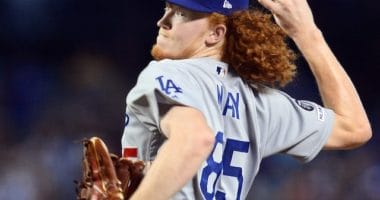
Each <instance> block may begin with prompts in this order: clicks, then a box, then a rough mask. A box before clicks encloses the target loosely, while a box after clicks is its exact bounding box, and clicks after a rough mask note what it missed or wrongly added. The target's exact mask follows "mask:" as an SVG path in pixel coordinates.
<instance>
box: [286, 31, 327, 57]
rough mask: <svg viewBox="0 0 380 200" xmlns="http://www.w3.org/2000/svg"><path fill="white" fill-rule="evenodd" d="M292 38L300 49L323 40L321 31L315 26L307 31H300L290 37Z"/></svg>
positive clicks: (314, 45) (313, 45)
mask: <svg viewBox="0 0 380 200" xmlns="http://www.w3.org/2000/svg"><path fill="white" fill-rule="evenodd" d="M292 40H293V41H294V42H295V44H296V45H297V46H298V48H299V49H300V50H301V51H302V50H303V49H305V48H306V49H308V48H310V47H316V45H318V44H320V43H321V42H323V41H324V38H323V34H322V32H321V31H320V30H319V29H318V28H317V27H315V28H313V29H310V30H308V31H301V32H299V33H298V34H296V35H294V36H293V37H292Z"/></svg>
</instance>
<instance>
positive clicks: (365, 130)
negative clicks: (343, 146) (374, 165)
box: [350, 124, 372, 149]
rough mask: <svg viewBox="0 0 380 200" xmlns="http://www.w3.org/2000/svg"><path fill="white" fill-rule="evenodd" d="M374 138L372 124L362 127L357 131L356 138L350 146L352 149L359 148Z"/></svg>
mask: <svg viewBox="0 0 380 200" xmlns="http://www.w3.org/2000/svg"><path fill="white" fill-rule="evenodd" d="M371 138H372V128H371V125H370V124H366V125H362V126H361V127H359V128H358V129H357V130H356V131H355V137H354V139H353V141H352V144H351V145H350V146H351V148H350V149H353V148H357V147H360V146H363V145H364V144H366V143H367V142H368V141H369V140H370V139H371Z"/></svg>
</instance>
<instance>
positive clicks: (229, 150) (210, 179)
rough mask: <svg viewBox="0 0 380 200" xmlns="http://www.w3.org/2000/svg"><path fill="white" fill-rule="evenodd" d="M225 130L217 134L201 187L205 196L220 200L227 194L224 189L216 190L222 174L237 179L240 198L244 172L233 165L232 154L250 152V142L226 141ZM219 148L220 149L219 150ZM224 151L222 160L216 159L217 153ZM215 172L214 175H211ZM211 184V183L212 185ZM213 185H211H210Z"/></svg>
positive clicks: (237, 196) (209, 198)
mask: <svg viewBox="0 0 380 200" xmlns="http://www.w3.org/2000/svg"><path fill="white" fill-rule="evenodd" d="M223 136H224V134H223V132H218V133H217V135H216V142H215V145H214V149H213V151H212V153H211V155H210V156H209V158H208V159H207V165H206V166H205V167H204V168H203V171H202V176H201V180H200V188H201V192H202V194H203V196H204V197H205V198H206V199H207V200H212V199H214V197H215V199H216V200H220V199H226V194H225V193H224V192H222V191H215V190H216V189H215V188H216V184H217V182H218V181H220V180H219V179H220V178H221V176H220V175H224V176H230V177H234V178H236V179H237V183H238V187H237V193H236V199H240V194H241V190H242V186H243V181H244V179H243V174H242V168H241V167H235V166H231V161H232V155H233V153H234V152H242V153H248V150H249V142H244V141H239V140H233V139H228V138H227V140H226V142H224V139H223V138H224V137H223ZM217 146H219V147H220V146H221V147H224V150H223V148H222V150H220V148H217ZM217 149H218V150H217ZM216 151H223V154H222V159H221V161H217V159H214V158H215V157H216V156H217V155H220V153H221V152H216ZM212 174H213V176H211V175H212ZM210 184H211V185H210ZM210 186H211V187H210Z"/></svg>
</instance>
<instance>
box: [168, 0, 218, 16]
mask: <svg viewBox="0 0 380 200" xmlns="http://www.w3.org/2000/svg"><path fill="white" fill-rule="evenodd" d="M167 2H169V3H172V4H176V5H178V6H181V7H184V8H186V9H189V10H193V11H197V12H204V13H212V12H213V11H212V10H211V9H210V8H206V7H205V6H204V5H201V4H199V3H197V2H194V1H189V0H167Z"/></svg>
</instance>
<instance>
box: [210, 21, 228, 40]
mask: <svg viewBox="0 0 380 200" xmlns="http://www.w3.org/2000/svg"><path fill="white" fill-rule="evenodd" d="M226 32H227V27H226V25H224V24H218V25H215V26H214V27H213V28H211V29H210V32H209V35H208V36H207V39H206V44H207V45H214V44H217V43H218V42H220V41H222V40H223V39H224V37H225V36H226Z"/></svg>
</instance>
